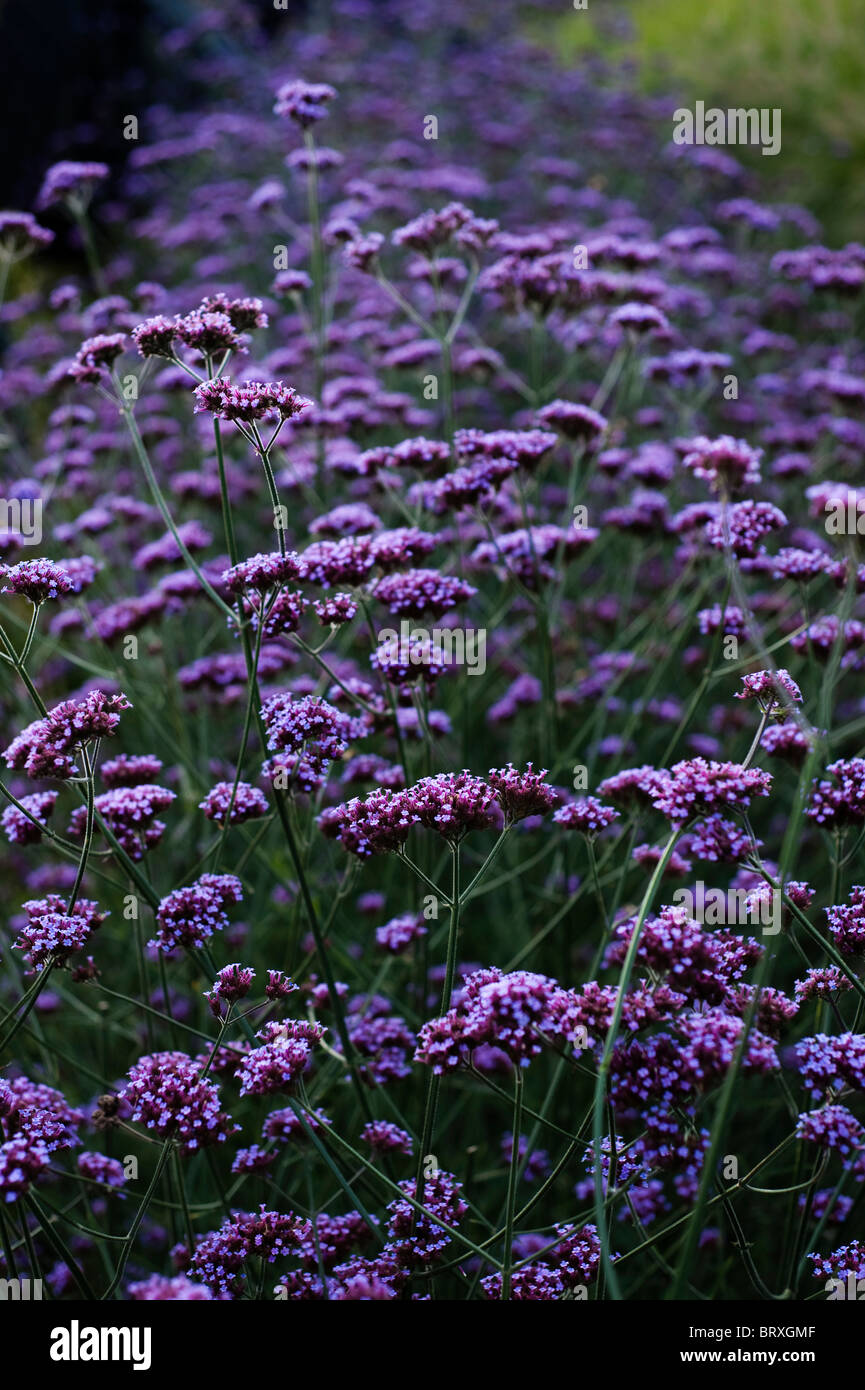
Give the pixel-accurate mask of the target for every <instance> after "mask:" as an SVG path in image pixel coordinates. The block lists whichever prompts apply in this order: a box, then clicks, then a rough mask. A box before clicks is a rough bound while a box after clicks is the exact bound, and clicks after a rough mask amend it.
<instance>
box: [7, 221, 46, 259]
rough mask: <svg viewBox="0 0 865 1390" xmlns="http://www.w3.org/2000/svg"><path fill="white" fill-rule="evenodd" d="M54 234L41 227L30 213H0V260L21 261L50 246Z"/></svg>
mask: <svg viewBox="0 0 865 1390" xmlns="http://www.w3.org/2000/svg"><path fill="white" fill-rule="evenodd" d="M53 240H54V233H53V232H50V231H49V230H48V228H47V227H41V226H40V225H39V223H38V222H37V221H36V218H35V217H34V216H33V214H32V213H30V212H0V260H6V261H21V260H23V259H24V257H25V256H29V255H31V253H32V252H34V251H38V250H39V248H40V247H42V246H50V245H51V243H52V241H53Z"/></svg>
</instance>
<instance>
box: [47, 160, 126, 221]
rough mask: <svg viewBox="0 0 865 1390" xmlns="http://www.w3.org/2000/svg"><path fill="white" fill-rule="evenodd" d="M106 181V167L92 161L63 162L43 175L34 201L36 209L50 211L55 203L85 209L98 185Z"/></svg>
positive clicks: (52, 166)
mask: <svg viewBox="0 0 865 1390" xmlns="http://www.w3.org/2000/svg"><path fill="white" fill-rule="evenodd" d="M107 178H108V165H107V164H99V163H97V162H96V161H94V160H90V161H84V162H80V161H76V160H73V159H62V160H61V161H60V162H59V164H52V165H51V168H50V169H48V170H47V171H46V173H45V177H44V178H43V180H42V187H41V188H40V190H39V194H38V197H37V199H36V206H37V208H50V207H53V206H54V204H55V203H70V204H75V205H76V206H78V207H80V208H82V209H83V208H84V207H86V206H87V204H88V203H89V202H90V199H91V198H92V196H93V193H94V191H95V190H96V188H97V186H98V185H99V184H100V183H103V182H104V181H105V179H107Z"/></svg>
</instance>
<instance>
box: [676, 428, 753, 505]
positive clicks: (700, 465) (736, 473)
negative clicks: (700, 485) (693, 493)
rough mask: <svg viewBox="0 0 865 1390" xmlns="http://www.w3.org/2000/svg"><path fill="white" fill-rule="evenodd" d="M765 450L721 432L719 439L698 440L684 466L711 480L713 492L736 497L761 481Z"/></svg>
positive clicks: (694, 443) (687, 455)
mask: <svg viewBox="0 0 865 1390" xmlns="http://www.w3.org/2000/svg"><path fill="white" fill-rule="evenodd" d="M762 453H763V451H762V449H752V448H751V447H750V445H748V444H746V443H745V441H744V440H743V439H733V438H731V436H730V435H728V434H724V435H721V437H720V438H719V439H706V438H700V439H694V440H692V443H691V449H690V452H689V453H687V454H686V455H685V458H684V465H685V467H686V468H688V469H690V471H691V472H692V473H693V474H694V477H695V478H702V479H704V480H705V481H706V482H708V484H709V487H710V489H711V491H712V492H715V493H721V494H725V495H728V496H734V495H735V494H737V493H741V492H743V491H744V490H745V489H746V488H749V487H755V486H756V485H757V484H758V483H759V482H760V459H761V457H762Z"/></svg>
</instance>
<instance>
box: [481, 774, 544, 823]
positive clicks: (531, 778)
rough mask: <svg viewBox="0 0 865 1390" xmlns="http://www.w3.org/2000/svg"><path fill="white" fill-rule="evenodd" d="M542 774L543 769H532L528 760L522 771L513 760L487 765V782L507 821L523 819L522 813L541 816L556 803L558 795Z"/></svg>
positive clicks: (524, 816)
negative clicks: (488, 768) (502, 764)
mask: <svg viewBox="0 0 865 1390" xmlns="http://www.w3.org/2000/svg"><path fill="white" fill-rule="evenodd" d="M546 775H547V770H546V768H542V769H541V771H540V772H535V771H534V770H533V767H532V764H531V763H528V764H527V766H526V770H525V772H517V770H516V768H515V767H514V765H513V763H508V765H507V767H499V768H490V770H489V772H488V773H487V781H488V782H489V784H490V786H491V787H492V788H493V790H494V791H495V793H496V798H497V800H498V803H499V805H500V806H501V808H502V810H503V812H504V815H505V820H506V821H507V822H508V823H509V824H513V822H514V821H519V820H524V819H525V818H526V816H542V815H545V814H546V812H547V811H551V810H552V809H553V807H554V806H556V805H557V804H558V802H559V794H558V792H557V791H556V790H555V789H554V788H553V787H551V786H550V785H549V784H548V783H547V782H545V781H544V778H545V777H546Z"/></svg>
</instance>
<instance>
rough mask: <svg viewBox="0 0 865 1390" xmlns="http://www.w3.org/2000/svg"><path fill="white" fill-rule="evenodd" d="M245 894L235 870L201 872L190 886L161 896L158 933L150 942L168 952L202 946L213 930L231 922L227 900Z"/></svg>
mask: <svg viewBox="0 0 865 1390" xmlns="http://www.w3.org/2000/svg"><path fill="white" fill-rule="evenodd" d="M242 897H243V890H242V887H241V884H240V879H238V878H235V877H234V875H233V874H202V875H201V877H200V878H199V879H197V880H196V881H195V883H192V884H190V885H189V887H187V888H175V890H174V892H173V893H169V894H168V897H166V898H163V899H162V901H161V903H160V904H159V907H158V908H157V911H156V928H157V930H156V936H155V937H154V938H153V940H152V941H151V942H150V943H149V944H150V945H151V946H158V947H159V949H160V950H161V951H165V952H168V951H174V950H176V949H177V948H178V947H185V948H187V949H195V948H197V947H199V946H203V945H204V944H205V942H207V941H209V939H210V937H211V936H213V933H214V932H217V931H224V930H225V929H226V927H227V926H228V924H229V923H228V916H227V915H226V912H225V907H226V904H227V903H231V902H234V903H239V902H240V901H241V899H242Z"/></svg>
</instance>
